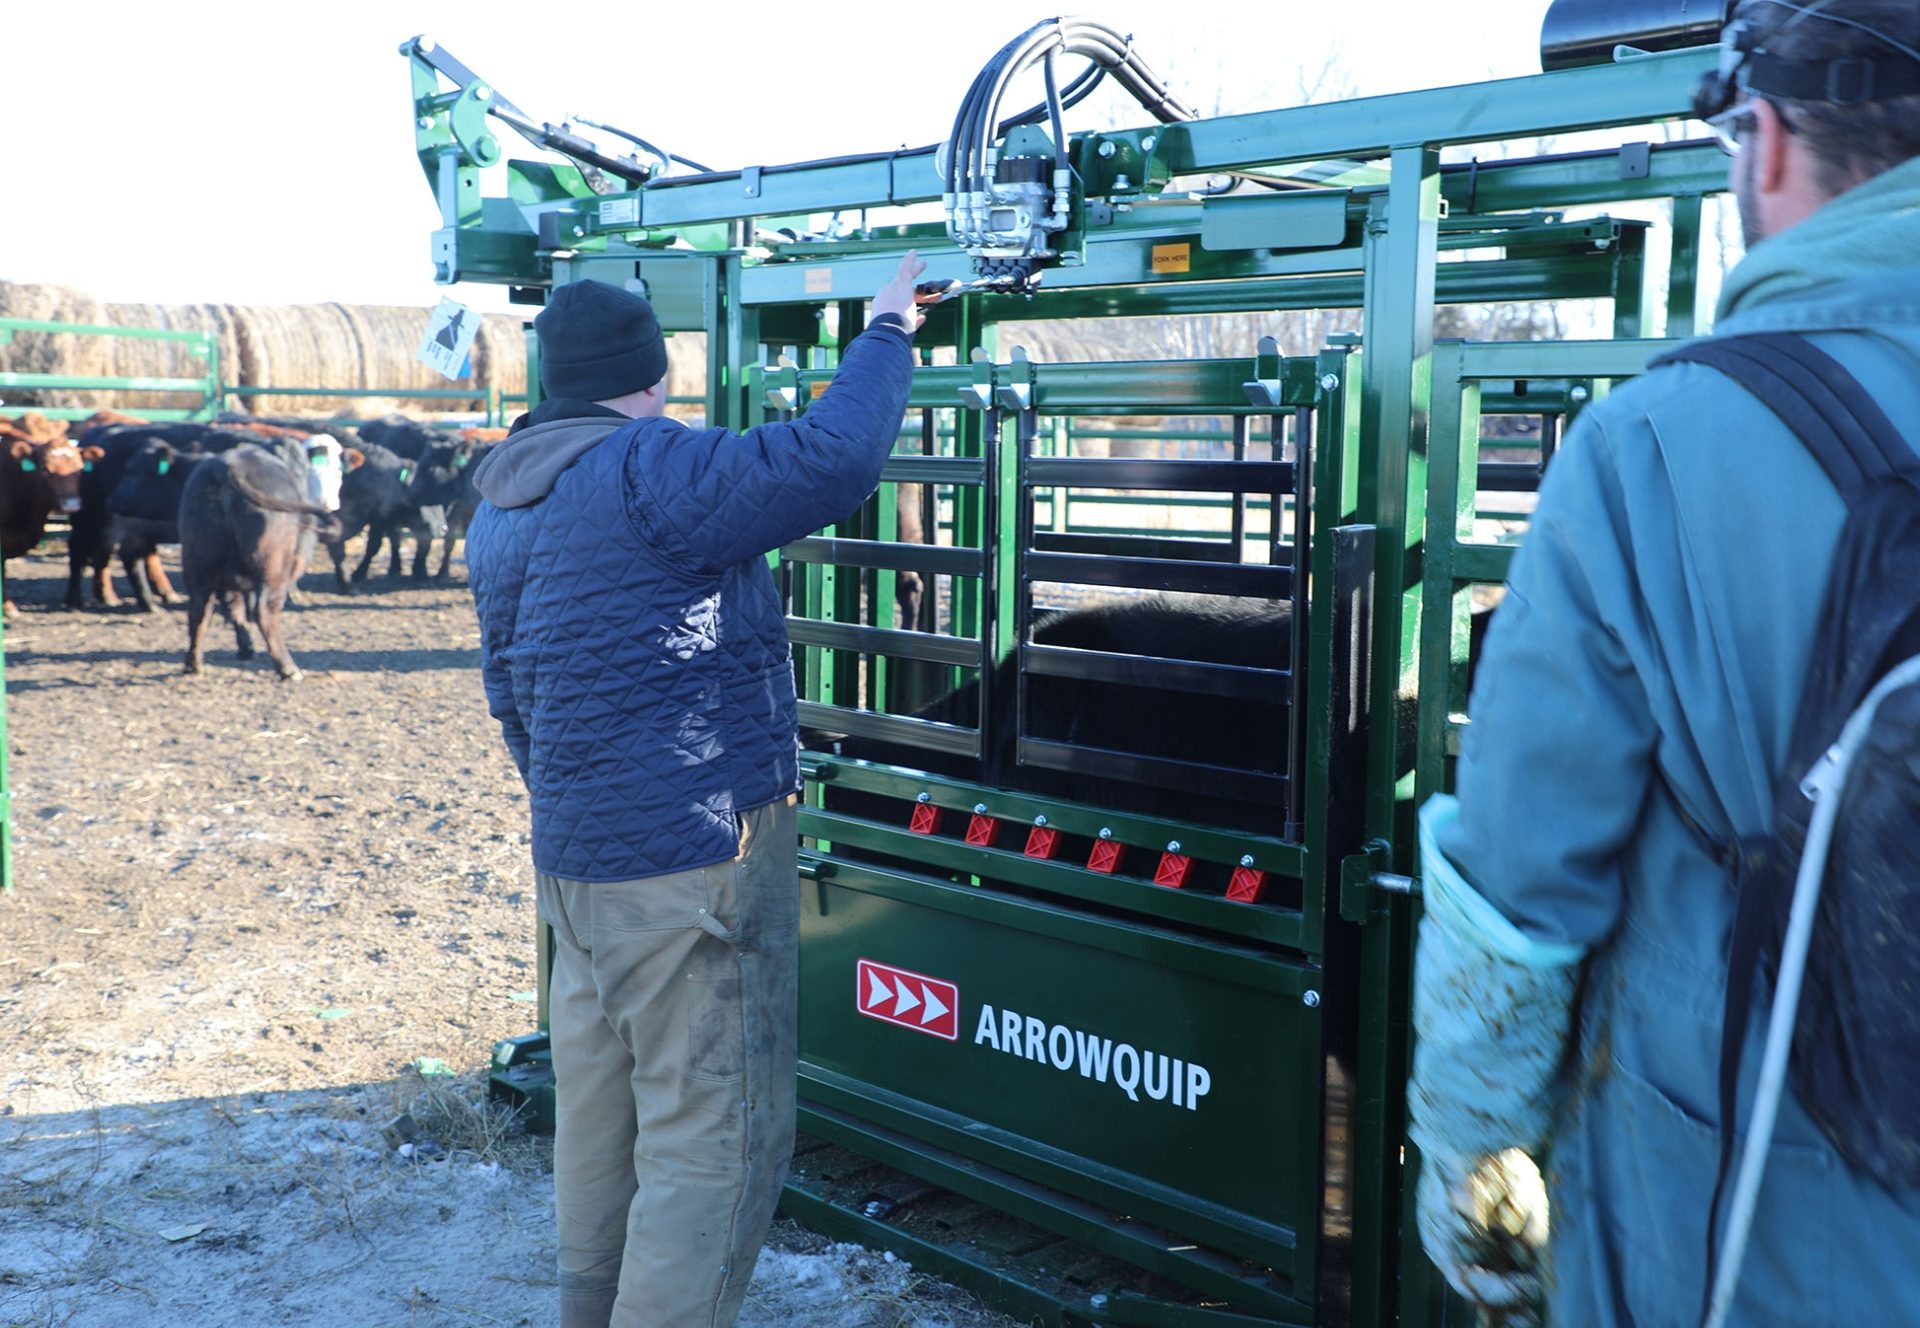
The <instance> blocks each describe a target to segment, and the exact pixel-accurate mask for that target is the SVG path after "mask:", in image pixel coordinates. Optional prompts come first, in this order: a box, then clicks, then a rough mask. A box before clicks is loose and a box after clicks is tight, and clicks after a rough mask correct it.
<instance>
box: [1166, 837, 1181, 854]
mask: <svg viewBox="0 0 1920 1328" xmlns="http://www.w3.org/2000/svg"><path fill="white" fill-rule="evenodd" d="M1179 851H1180V841H1179V840H1177V839H1169V840H1168V841H1167V852H1169V853H1178V852H1179Z"/></svg>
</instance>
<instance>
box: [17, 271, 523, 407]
mask: <svg viewBox="0 0 1920 1328" xmlns="http://www.w3.org/2000/svg"><path fill="white" fill-rule="evenodd" d="M429 312H430V311H429V310H427V309H424V308H408V307H398V306H379V305H345V304H317V305H278V306H274V305H228V304H194V305H144V304H111V305H102V304H100V303H99V302H98V301H95V300H93V299H92V298H91V297H89V296H87V295H86V294H85V293H84V292H81V291H76V290H71V289H69V288H66V287H61V286H40V285H28V284H24V283H9V282H0V317H14V318H31V319H45V320H49V321H57V322H64V323H86V324H94V325H101V326H111V327H126V328H159V329H167V330H173V331H193V332H204V333H207V334H209V335H210V336H211V337H212V338H213V344H214V354H215V356H216V357H217V358H216V364H217V370H218V376H219V379H220V382H221V384H222V385H223V386H225V387H283V388H343V389H353V390H356V391H376V392H379V393H381V397H380V398H378V399H369V398H364V397H352V396H348V397H314V396H305V395H300V396H284V395H271V396H268V395H263V396H248V397H240V398H236V399H235V400H234V401H233V403H232V404H233V405H234V406H235V408H237V409H242V410H246V411H248V412H250V413H253V414H258V415H288V414H303V415H341V416H367V415H379V414H382V413H384V412H385V411H387V410H389V409H392V408H394V407H395V406H397V407H398V408H399V409H401V410H403V411H405V412H407V413H408V414H411V415H416V416H418V415H440V414H450V413H452V414H460V413H472V412H478V411H482V410H485V409H486V407H487V404H488V398H489V394H490V393H491V392H493V391H499V392H502V393H505V394H508V395H514V394H519V393H522V392H524V391H525V390H526V353H525V339H524V333H523V331H522V325H521V319H520V318H519V317H517V316H513V315H502V314H488V315H485V316H484V317H483V320H482V326H481V327H480V329H479V330H478V331H477V333H476V335H475V339H474V349H473V354H472V365H471V372H470V374H469V375H468V377H467V378H466V379H464V380H461V381H460V382H458V383H449V382H448V381H447V380H446V379H444V378H442V377H440V375H439V374H438V373H436V372H435V371H434V370H432V369H431V368H429V367H428V366H426V365H424V364H422V363H420V361H419V360H417V359H416V358H415V356H414V352H415V351H416V350H417V349H418V347H419V345H420V341H421V339H422V337H424V336H425V334H426V327H427V318H428V314H429ZM0 369H5V370H11V371H13V372H20V373H48V374H59V375H62V376H64V377H83V378H145V377H164V378H200V377H204V376H205V374H206V372H207V370H206V363H205V360H204V359H203V358H202V356H201V355H200V354H198V353H197V351H196V348H195V347H194V346H192V345H191V344H190V343H186V342H180V341H173V340H160V339H146V338H139V339H135V338H118V337H102V336H90V335H76V334H71V333H41V332H36V333H28V332H21V333H17V334H15V336H14V337H13V338H12V340H11V342H10V343H9V344H6V345H0ZM449 387H467V388H471V389H472V392H473V395H472V396H471V397H465V398H450V399H431V398H419V397H411V396H409V395H407V394H408V393H410V392H416V391H420V390H423V389H425V390H444V389H446V388H449ZM6 397H7V399H8V400H9V402H10V403H11V404H14V405H19V406H42V407H52V406H58V407H75V408H89V409H120V410H127V411H131V412H133V413H139V412H141V411H142V410H159V409H174V410H180V409H193V408H197V407H198V406H199V404H200V402H199V400H198V399H197V398H196V397H195V396H193V395H192V394H190V393H164V392H127V391H113V390H110V389H80V388H43V389H36V390H32V391H28V390H26V389H20V390H18V391H14V392H8V393H6Z"/></svg>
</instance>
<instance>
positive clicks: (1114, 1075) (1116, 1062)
mask: <svg viewBox="0 0 1920 1328" xmlns="http://www.w3.org/2000/svg"><path fill="white" fill-rule="evenodd" d="M973 1045H974V1046H976V1047H991V1048H992V1049H993V1050H995V1051H998V1052H1003V1053H1005V1054H1006V1055H1008V1056H1017V1057H1019V1058H1020V1059H1021V1060H1024V1061H1032V1062H1033V1063H1034V1064H1036V1065H1051V1066H1052V1067H1053V1068H1054V1069H1056V1070H1063V1071H1065V1072H1067V1073H1069V1074H1072V1073H1074V1072H1076V1071H1077V1072H1078V1073H1079V1075H1080V1077H1081V1078H1082V1079H1090V1080H1092V1081H1093V1082H1094V1083H1097V1084H1105V1083H1111V1084H1112V1085H1113V1086H1114V1087H1115V1088H1117V1089H1119V1090H1120V1091H1121V1092H1122V1093H1125V1094H1126V1095H1127V1100H1128V1101H1130V1102H1140V1101H1142V1100H1143V1096H1142V1095H1143V1094H1144V1097H1145V1099H1151V1100H1152V1101H1155V1102H1171V1103H1172V1104H1173V1105H1174V1106H1176V1107H1185V1108H1186V1109H1187V1110H1188V1111H1198V1110H1200V1099H1201V1098H1203V1097H1205V1096H1206V1095H1207V1094H1208V1093H1210V1092H1212V1091H1213V1074H1212V1072H1211V1071H1209V1070H1208V1069H1207V1067H1206V1066H1204V1065H1201V1064H1200V1063H1198V1062H1197V1061H1188V1060H1183V1059H1181V1058H1180V1057H1178V1056H1170V1055H1168V1054H1167V1053H1165V1052H1160V1051H1150V1050H1148V1049H1147V1048H1145V1047H1136V1046H1134V1045H1133V1044H1132V1043H1131V1042H1115V1041H1114V1040H1113V1039H1112V1038H1106V1037H1101V1036H1099V1035H1098V1034H1095V1033H1088V1032H1086V1031H1085V1030H1083V1029H1078V1028H1069V1027H1068V1026H1067V1025H1065V1024H1049V1023H1048V1022H1047V1021H1046V1020H1044V1019H1036V1018H1034V1017H1033V1016H1032V1015H1030V1014H1020V1013H1019V1012H1017V1011H1014V1010H1004V1009H1003V1010H995V1009H994V1008H993V1007H992V1006H991V1005H983V1006H981V1007H980V1022H979V1024H978V1025H977V1026H976V1027H975V1028H974V1030H973ZM1109 1076H1111V1077H1109Z"/></svg>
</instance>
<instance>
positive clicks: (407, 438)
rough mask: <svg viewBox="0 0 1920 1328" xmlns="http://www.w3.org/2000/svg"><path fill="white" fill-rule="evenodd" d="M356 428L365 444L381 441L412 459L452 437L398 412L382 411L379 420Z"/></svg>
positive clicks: (447, 441)
mask: <svg viewBox="0 0 1920 1328" xmlns="http://www.w3.org/2000/svg"><path fill="white" fill-rule="evenodd" d="M356 432H357V433H358V434H359V435H360V443H361V444H362V445H364V444H366V443H375V444H378V445H379V446H381V447H384V448H386V449H387V450H388V451H389V452H392V453H393V454H394V455H396V456H403V457H406V458H407V459H408V460H409V461H411V460H413V459H415V458H417V457H419V456H420V455H421V454H422V453H424V452H425V451H426V450H427V449H428V448H430V447H436V446H439V445H441V444H443V443H449V442H452V441H453V439H452V438H451V436H449V435H448V434H445V433H443V432H441V431H440V430H438V429H433V428H429V427H428V426H426V425H424V424H421V423H419V422H417V421H415V420H410V419H408V418H407V417H406V416H405V415H399V414H394V415H382V416H381V417H380V418H379V419H377V420H368V421H367V422H366V423H365V424H362V425H360V426H359V427H358V428H357V429H356Z"/></svg>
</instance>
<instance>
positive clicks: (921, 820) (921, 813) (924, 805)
mask: <svg viewBox="0 0 1920 1328" xmlns="http://www.w3.org/2000/svg"><path fill="white" fill-rule="evenodd" d="M907 829H909V830H911V831H913V833H914V834H916V835H930V834H933V833H935V832H936V831H938V830H939V829H940V809H939V808H938V807H936V806H934V805H933V804H932V803H930V802H916V803H914V804H913V819H912V820H911V821H909V822H908V823H907Z"/></svg>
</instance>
